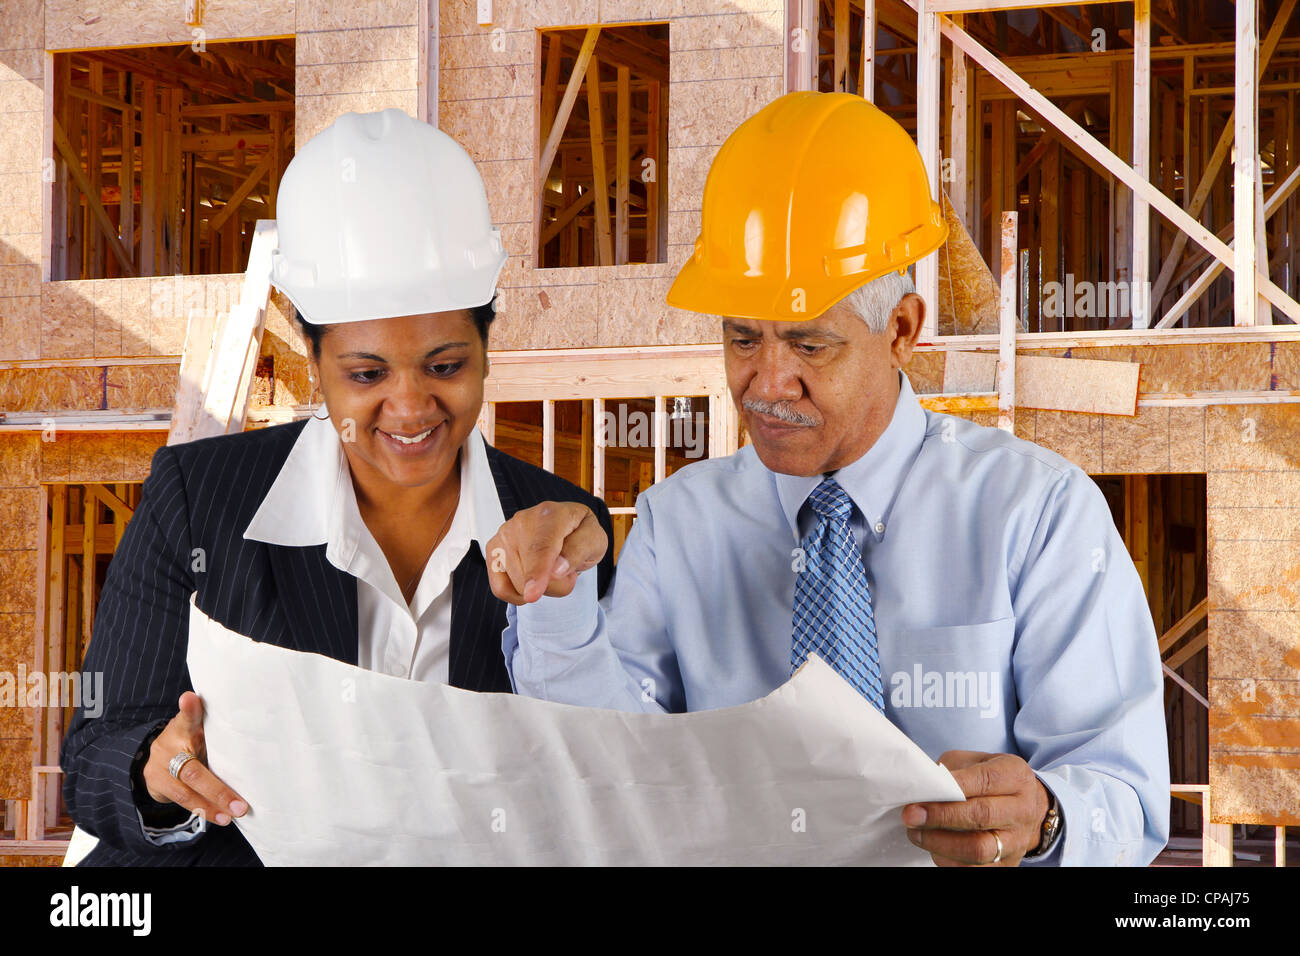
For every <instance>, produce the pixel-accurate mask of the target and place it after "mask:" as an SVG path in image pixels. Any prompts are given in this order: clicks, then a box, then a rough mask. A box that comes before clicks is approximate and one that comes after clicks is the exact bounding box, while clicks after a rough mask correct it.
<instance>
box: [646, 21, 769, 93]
mask: <svg viewBox="0 0 1300 956" xmlns="http://www.w3.org/2000/svg"><path fill="white" fill-rule="evenodd" d="M672 29H673V28H672V27H671V26H670V27H669V31H670V32H671V30H672ZM784 75H785V57H784V48H783V47H782V46H781V44H779V43H774V44H772V45H771V46H751V47H737V48H734V49H721V48H718V47H714V48H713V49H709V50H678V51H676V52H674V53H673V54H672V55H671V56H670V57H669V59H668V80H669V85H670V86H671V85H672V84H674V83H686V82H690V81H693V80H713V79H716V78H718V77H720V76H781V77H783V76H784Z"/></svg>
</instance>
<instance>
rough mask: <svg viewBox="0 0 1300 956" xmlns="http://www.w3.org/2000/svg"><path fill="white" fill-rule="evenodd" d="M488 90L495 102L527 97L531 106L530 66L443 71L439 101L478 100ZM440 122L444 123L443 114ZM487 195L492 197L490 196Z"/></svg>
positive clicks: (497, 65) (500, 65) (470, 66)
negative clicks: (442, 120)
mask: <svg viewBox="0 0 1300 956" xmlns="http://www.w3.org/2000/svg"><path fill="white" fill-rule="evenodd" d="M488 90H490V91H491V96H492V98H493V100H494V101H499V100H502V99H512V98H516V97H524V98H525V99H527V100H528V101H529V102H530V103H531V102H532V96H533V71H532V68H531V66H530V65H528V64H522V63H487V64H483V65H481V66H479V65H473V64H466V65H465V66H463V67H457V68H455V69H447V68H443V69H442V70H440V71H439V72H438V98H439V100H440V101H441V102H442V103H448V104H450V103H452V102H455V101H457V100H469V99H478V98H480V97H482V96H483V94H484V92H485V91H488ZM439 119H440V120H441V114H439ZM488 196H489V198H491V193H489V194H488Z"/></svg>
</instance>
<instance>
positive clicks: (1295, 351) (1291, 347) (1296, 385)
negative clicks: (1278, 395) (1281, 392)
mask: <svg viewBox="0 0 1300 956" xmlns="http://www.w3.org/2000/svg"><path fill="white" fill-rule="evenodd" d="M1271 345H1272V360H1273V372H1272V379H1273V387H1274V388H1277V389H1285V390H1288V391H1290V390H1295V389H1300V342H1273V343H1271Z"/></svg>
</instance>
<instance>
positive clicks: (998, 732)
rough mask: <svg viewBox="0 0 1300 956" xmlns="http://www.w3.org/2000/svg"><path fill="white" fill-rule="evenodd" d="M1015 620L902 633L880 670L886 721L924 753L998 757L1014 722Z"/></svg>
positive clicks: (920, 629)
mask: <svg viewBox="0 0 1300 956" xmlns="http://www.w3.org/2000/svg"><path fill="white" fill-rule="evenodd" d="M1015 636H1016V619H1015V618H1014V617H1007V618H1002V619H1000V620H996V621H987V622H985V623H981V624H958V625H953V626H947V627H919V628H904V629H902V630H901V631H900V632H899V639H898V641H897V643H896V644H894V645H893V646H892V647H890V648H889V651H888V654H887V655H885V660H884V663H885V664H886V666H885V667H884V668H882V676H883V677H884V684H885V686H884V691H885V700H886V705H887V707H888V709H889V712H890V717H891V719H893V720H894V721H895V723H897V724H898V725H899V726H900V727H902V728H903V729H904V730H905V731H906V732H907V733H908V735H909V736H911V737H912V739H913V740H915V741H916V742H917V743H918V744H920V745H921V746H922V749H924V750H926V752H927V753H928V752H930V750H931V749H935V753H936V754H937V753H939V752H942V751H943V750H948V749H963V750H990V751H1001V750H1004V749H1005V748H1006V745H1007V741H1008V740H1009V736H1010V728H1011V723H1012V721H1013V720H1014V717H1015V687H1014V686H1013V684H1012V674H1011V651H1012V647H1013V645H1014V643H1015Z"/></svg>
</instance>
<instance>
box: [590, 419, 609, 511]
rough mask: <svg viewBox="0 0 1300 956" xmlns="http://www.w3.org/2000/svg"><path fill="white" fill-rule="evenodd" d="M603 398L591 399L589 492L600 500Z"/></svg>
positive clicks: (603, 459)
mask: <svg viewBox="0 0 1300 956" xmlns="http://www.w3.org/2000/svg"><path fill="white" fill-rule="evenodd" d="M606 438H607V436H606V434H605V400H604V399H603V398H594V399H592V401H591V442H592V455H591V463H592V471H593V473H592V476H591V493H592V494H593V495H595V496H596V497H597V498H599V499H601V500H602V501H603V500H604V499H605V441H606Z"/></svg>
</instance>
